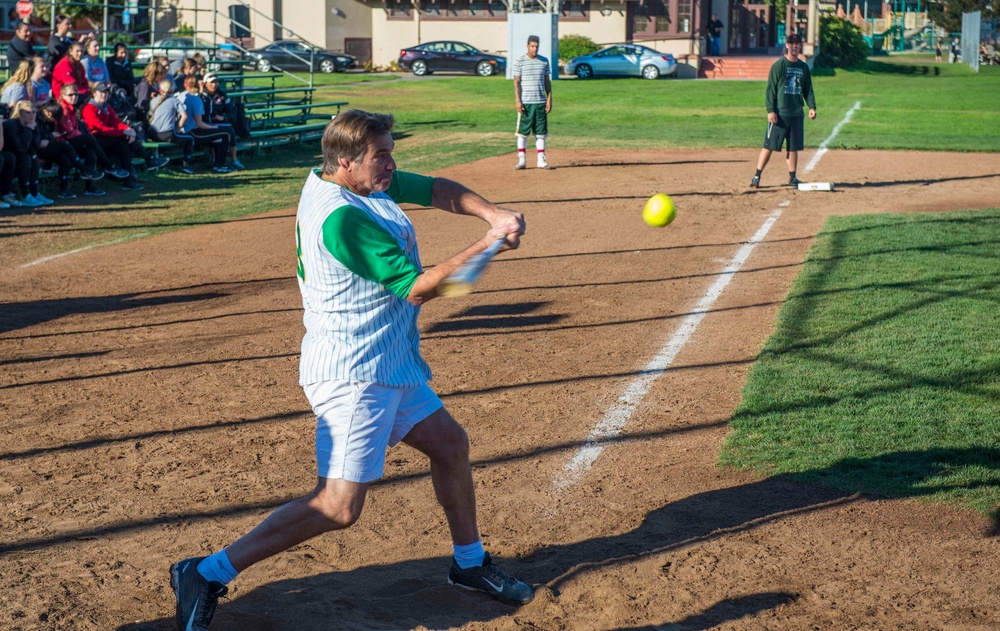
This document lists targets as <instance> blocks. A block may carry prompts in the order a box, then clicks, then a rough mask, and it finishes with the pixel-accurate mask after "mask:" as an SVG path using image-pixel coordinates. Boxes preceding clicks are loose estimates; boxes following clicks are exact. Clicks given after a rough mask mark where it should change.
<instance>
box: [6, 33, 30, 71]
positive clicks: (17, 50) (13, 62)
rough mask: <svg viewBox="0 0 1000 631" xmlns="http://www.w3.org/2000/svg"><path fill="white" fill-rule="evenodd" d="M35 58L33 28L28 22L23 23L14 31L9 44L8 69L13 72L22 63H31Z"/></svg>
mask: <svg viewBox="0 0 1000 631" xmlns="http://www.w3.org/2000/svg"><path fill="white" fill-rule="evenodd" d="M34 56H35V49H34V48H32V47H31V27H30V26H28V23H27V22H21V23H20V24H18V25H17V30H15V31H14V37H13V38H12V39H11V40H10V43H9V44H7V67H8V68H10V69H11V70H13V69H14V68H17V67H18V66H19V65H20V64H21V62H22V61H30V60H31V58H32V57H34Z"/></svg>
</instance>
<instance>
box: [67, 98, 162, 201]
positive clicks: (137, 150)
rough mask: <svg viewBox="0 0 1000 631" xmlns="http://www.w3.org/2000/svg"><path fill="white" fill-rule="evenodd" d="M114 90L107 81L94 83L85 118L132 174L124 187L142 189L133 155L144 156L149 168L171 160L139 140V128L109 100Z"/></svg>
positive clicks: (111, 154)
mask: <svg viewBox="0 0 1000 631" xmlns="http://www.w3.org/2000/svg"><path fill="white" fill-rule="evenodd" d="M110 91H111V86H110V85H108V84H107V83H95V84H94V87H93V90H91V96H90V102H89V103H87V104H86V105H84V106H83V122H84V123H86V124H87V129H89V130H90V133H91V134H93V135H94V136H95V137H96V138H97V142H98V143H100V145H101V148H102V149H104V152H105V153H106V154H108V157H110V158H111V160H112V161H113V162H115V163H116V164H117V166H118V168H119V169H121V170H122V171H126V172H128V176H127V177H126V178H125V179H124V181H123V182H122V189H124V190H126V191H141V190H142V186H141V185H140V184H139V183H138V182H137V181H136V179H135V177H136V176H135V170H134V169H133V168H132V156H133V155H134V156H135V157H137V158H141V159H142V160H144V161H145V162H146V168H147V169H149V170H150V171H155V170H156V169H159V168H160V167H162V166H163V165H165V164H166V163H167V162H168V160H167V159H166V158H154V157H153V156H152V155H150V154H148V153H147V152H146V150H145V149H143V147H142V142H139V141H136V131H135V130H134V129H132V128H131V127H129V126H128V125H126V124H125V123H123V122H121V120H119V119H118V115H117V114H115V111H114V110H113V109H111V107H110V105H109V104H108V97H109V92H110Z"/></svg>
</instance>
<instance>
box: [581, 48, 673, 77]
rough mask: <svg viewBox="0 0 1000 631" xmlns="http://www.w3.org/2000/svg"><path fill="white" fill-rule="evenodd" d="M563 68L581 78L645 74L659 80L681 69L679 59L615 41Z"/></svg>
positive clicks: (642, 75)
mask: <svg viewBox="0 0 1000 631" xmlns="http://www.w3.org/2000/svg"><path fill="white" fill-rule="evenodd" d="M563 71H564V72H565V73H566V74H575V75H576V76H577V77H579V78H581V79H589V78H591V77H642V78H644V79H659V78H660V77H664V76H667V75H672V74H674V73H675V72H677V60H676V59H674V56H673V55H671V54H670V53H661V52H659V51H655V50H653V49H652V48H646V47H645V46H640V45H638V44H615V45H614V46H608V47H607V48H605V49H603V50H599V51H597V52H596V53H592V54H590V55H584V56H582V57H574V58H573V59H570V60H569V61H568V62H567V63H566V66H565V68H564V69H563Z"/></svg>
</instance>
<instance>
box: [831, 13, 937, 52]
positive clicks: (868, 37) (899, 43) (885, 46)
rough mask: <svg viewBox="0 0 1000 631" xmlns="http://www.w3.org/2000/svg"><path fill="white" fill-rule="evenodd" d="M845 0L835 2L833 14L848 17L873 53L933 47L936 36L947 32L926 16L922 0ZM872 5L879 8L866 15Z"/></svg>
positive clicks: (925, 49)
mask: <svg viewBox="0 0 1000 631" xmlns="http://www.w3.org/2000/svg"><path fill="white" fill-rule="evenodd" d="M845 2H846V6H845V5H841V4H838V5H837V17H840V18H844V19H846V20H849V21H850V22H852V23H853V24H854V25H855V26H857V27H858V28H859V29H860V30H861V34H862V35H863V36H864V38H865V41H866V42H867V43H868V46H869V47H871V50H872V54H874V55H887V54H889V53H890V52H897V53H901V52H907V51H913V52H926V51H933V50H934V42H935V41H936V40H937V38H938V37H947V35H948V34H947V33H945V32H944V31H942V30H941V29H940V28H938V27H936V26H935V25H934V24H933V23H932V22H931V21H930V19H929V18H928V16H927V2H926V0H923V1H922V0H915V1H907V0H895V1H893V2H884V3H881V4H876V3H871V4H869V2H867V0H862V1H860V2H859V1H858V0H855V1H854V2H853V3H852V2H851V0H845ZM876 8H879V9H881V10H880V11H878V13H879V14H880V15H879V17H875V16H870V13H874V12H875V9H876Z"/></svg>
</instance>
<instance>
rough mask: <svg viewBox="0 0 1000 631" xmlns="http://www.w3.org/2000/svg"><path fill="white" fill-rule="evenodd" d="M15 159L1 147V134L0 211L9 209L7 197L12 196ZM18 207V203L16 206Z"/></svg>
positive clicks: (0, 141)
mask: <svg viewBox="0 0 1000 631" xmlns="http://www.w3.org/2000/svg"><path fill="white" fill-rule="evenodd" d="M16 163H17V158H16V157H15V156H14V154H13V153H11V152H10V151H6V150H5V147H4V146H3V134H0V209H4V208H10V206H11V205H10V204H9V203H7V197H8V196H12V195H13V190H14V167H15V166H16ZM18 206H20V203H19V204H18Z"/></svg>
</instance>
